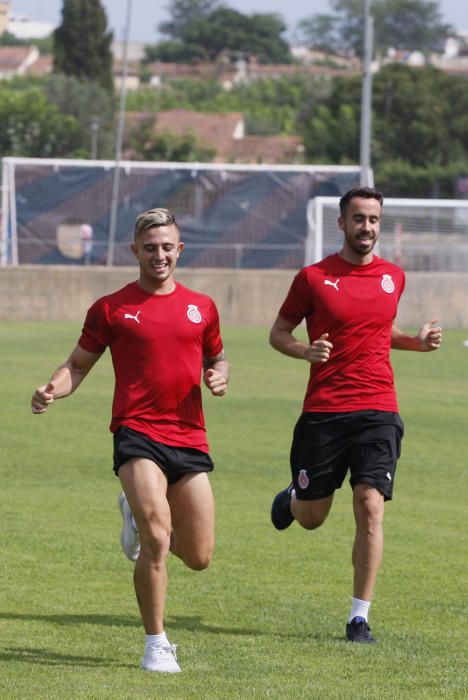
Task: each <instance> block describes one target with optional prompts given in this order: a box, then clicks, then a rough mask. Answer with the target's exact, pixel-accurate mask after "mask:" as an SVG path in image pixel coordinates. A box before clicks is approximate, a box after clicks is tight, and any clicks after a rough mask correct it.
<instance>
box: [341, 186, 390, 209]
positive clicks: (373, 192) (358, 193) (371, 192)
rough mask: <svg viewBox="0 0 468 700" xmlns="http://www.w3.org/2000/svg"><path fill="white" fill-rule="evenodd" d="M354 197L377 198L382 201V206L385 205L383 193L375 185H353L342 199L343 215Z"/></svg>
mask: <svg viewBox="0 0 468 700" xmlns="http://www.w3.org/2000/svg"><path fill="white" fill-rule="evenodd" d="M354 197H362V198H363V199H376V200H377V201H378V202H380V206H382V205H383V194H382V192H380V191H379V190H377V189H376V188H375V187H353V188H352V189H351V190H348V191H347V192H345V194H344V195H343V196H342V198H341V199H340V213H341V216H344V215H345V214H346V209H347V208H348V204H349V203H350V201H351V200H352V199H354Z"/></svg>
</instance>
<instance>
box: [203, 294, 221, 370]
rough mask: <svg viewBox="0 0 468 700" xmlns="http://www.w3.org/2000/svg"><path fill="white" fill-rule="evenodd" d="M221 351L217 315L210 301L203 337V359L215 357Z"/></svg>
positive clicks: (214, 306)
mask: <svg viewBox="0 0 468 700" xmlns="http://www.w3.org/2000/svg"><path fill="white" fill-rule="evenodd" d="M222 349H223V341H222V339H221V332H220V328H219V313H218V309H217V308H216V304H215V303H214V301H212V300H211V299H210V312H209V320H208V323H207V326H206V329H205V333H204V336H203V357H216V356H217V355H219V353H220V352H221V351H222Z"/></svg>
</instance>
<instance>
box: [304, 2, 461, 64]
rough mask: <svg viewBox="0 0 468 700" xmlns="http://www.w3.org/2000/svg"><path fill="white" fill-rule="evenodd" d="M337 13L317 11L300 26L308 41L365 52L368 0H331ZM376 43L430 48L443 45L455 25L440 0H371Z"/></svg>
mask: <svg viewBox="0 0 468 700" xmlns="http://www.w3.org/2000/svg"><path fill="white" fill-rule="evenodd" d="M330 4H331V7H332V10H333V11H334V13H335V14H333V15H314V16H312V17H310V18H307V19H304V20H302V21H301V22H300V23H299V25H298V29H299V31H300V32H301V34H302V36H303V38H304V39H305V41H306V42H307V44H308V45H309V46H311V47H317V48H321V49H323V50H326V51H329V52H330V53H349V52H351V53H352V54H354V55H357V56H361V55H362V45H363V31H364V23H363V15H364V0H330ZM371 13H372V16H373V18H374V45H375V48H376V51H377V52H378V53H380V54H385V53H386V52H387V49H389V48H395V49H402V50H406V51H415V50H418V51H422V52H427V51H430V50H432V49H434V48H435V47H437V46H439V45H440V44H441V42H442V41H443V40H444V39H445V37H446V36H447V34H449V33H450V32H451V31H452V29H451V27H450V26H449V25H447V24H444V23H443V22H442V19H441V15H440V11H439V6H438V2H437V1H436V0H371Z"/></svg>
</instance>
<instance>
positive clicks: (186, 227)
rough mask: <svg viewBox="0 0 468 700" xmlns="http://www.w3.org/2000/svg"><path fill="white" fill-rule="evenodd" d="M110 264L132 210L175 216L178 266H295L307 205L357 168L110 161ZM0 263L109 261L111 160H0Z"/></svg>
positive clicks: (333, 192)
mask: <svg viewBox="0 0 468 700" xmlns="http://www.w3.org/2000/svg"><path fill="white" fill-rule="evenodd" d="M119 167H120V172H119V174H120V178H119V181H120V186H119V193H118V195H119V196H118V210H117V217H116V218H117V226H116V232H115V241H113V242H112V256H111V257H112V262H111V264H115V265H133V264H134V257H133V255H132V254H131V252H130V250H129V243H130V242H131V239H132V237H133V227H134V223H135V219H136V217H137V215H138V214H140V213H141V212H143V211H145V210H147V209H152V208H154V207H166V208H168V209H171V210H172V211H174V213H175V214H176V218H177V220H178V222H179V225H180V227H181V230H182V235H183V240H184V242H185V244H186V247H185V250H184V255H183V256H182V257H181V260H180V266H181V267H183V266H186V267H226V268H252V269H261V268H264V269H265V268H290V269H298V268H300V267H302V266H303V265H304V261H305V245H306V241H307V232H308V225H307V203H308V202H309V200H310V199H312V198H314V197H315V198H316V197H320V196H330V197H332V198H334V199H338V198H339V197H340V196H341V195H342V194H343V193H344V192H345V191H346V190H347V189H349V188H350V187H355V186H356V185H358V184H359V174H360V171H359V167H358V166H333V165H317V166H315V165H302V166H292V165H291V166H289V165H278V166H272V165H235V164H211V163H210V164H200V163H155V162H152V163H149V162H137V161H125V162H121V163H120V164H119ZM2 173H3V180H2V186H3V187H2V190H3V191H2V228H1V241H0V243H1V246H0V250H1V264H2V265H19V264H25V263H28V264H62V265H63V264H75V265H86V264H88V265H105V264H109V257H110V256H109V255H108V252H109V227H110V214H111V202H112V194H113V182H114V173H115V162H114V161H84V160H61V159H50V160H49V159H34V158H4V159H3V168H2Z"/></svg>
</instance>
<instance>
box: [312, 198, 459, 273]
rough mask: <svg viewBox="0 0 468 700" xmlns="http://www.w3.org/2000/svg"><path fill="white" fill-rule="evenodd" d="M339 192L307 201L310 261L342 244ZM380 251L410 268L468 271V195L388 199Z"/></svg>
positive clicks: (320, 257)
mask: <svg viewBox="0 0 468 700" xmlns="http://www.w3.org/2000/svg"><path fill="white" fill-rule="evenodd" d="M338 217H339V207H338V198H336V197H315V198H313V199H311V200H310V201H309V203H308V206H307V222H308V236H307V241H306V264H311V263H314V262H317V261H318V260H321V259H322V258H324V257H325V256H327V255H330V254H331V253H334V252H336V251H337V250H339V249H340V248H341V246H342V243H343V233H342V231H341V230H340V228H339V227H338V224H337V219H338ZM378 254H379V255H381V256H382V257H384V258H386V259H387V260H390V261H392V262H394V263H396V264H397V265H401V266H402V267H404V268H405V270H408V271H434V272H467V271H468V201H467V200H462V199H410V198H408V199H403V198H389V199H385V200H384V206H383V216H382V225H381V232H380V241H379V249H378Z"/></svg>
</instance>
